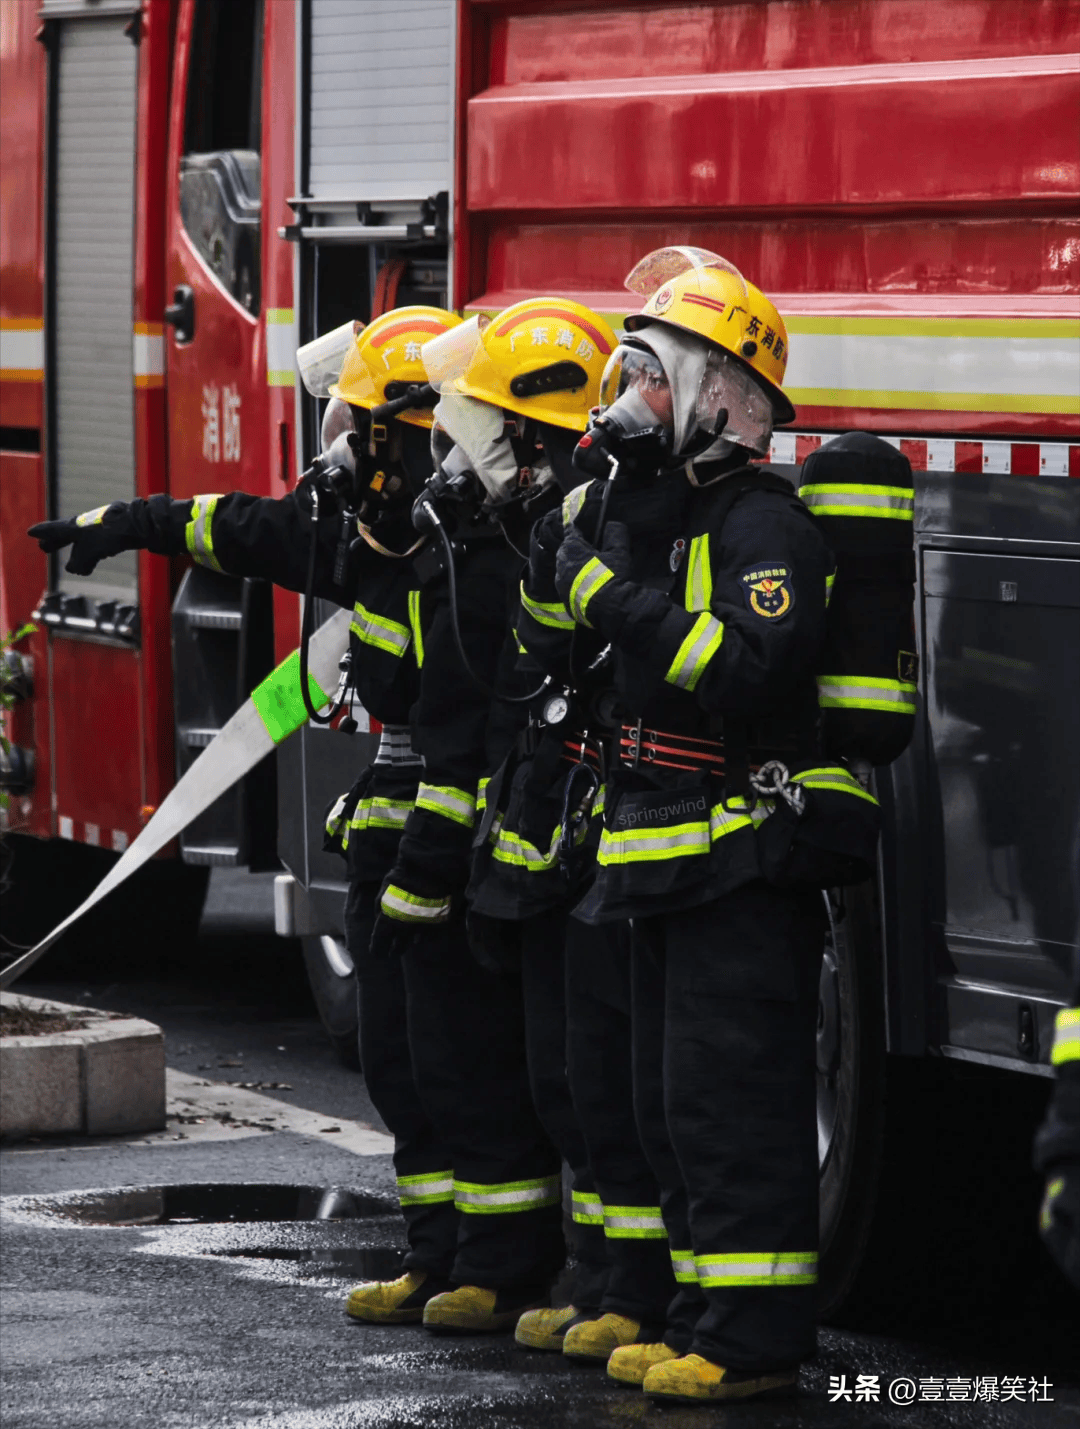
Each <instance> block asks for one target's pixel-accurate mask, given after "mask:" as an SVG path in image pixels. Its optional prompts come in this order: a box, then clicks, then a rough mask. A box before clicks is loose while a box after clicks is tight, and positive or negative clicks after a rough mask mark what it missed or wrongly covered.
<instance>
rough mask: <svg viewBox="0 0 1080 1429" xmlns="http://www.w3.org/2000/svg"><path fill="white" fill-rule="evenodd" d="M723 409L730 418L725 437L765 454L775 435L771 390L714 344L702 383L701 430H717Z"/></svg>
mask: <svg viewBox="0 0 1080 1429" xmlns="http://www.w3.org/2000/svg"><path fill="white" fill-rule="evenodd" d="M721 409H723V410H726V412H727V421H726V423H725V424H724V426H723V428H722V429H721V435H722V436H723V438H724V440H725V441H727V442H731V443H734V444H737V445H738V446H741V447H749V449H750V450H751V451H753V452H757V453H759V455H764V453H765V452H767V451H768V450H769V439H770V437H771V436H772V428H773V408H772V402H771V401H770V400H769V396H768V394H767V393H766V392H765V390H764V388H763V387H762V386H761V384H760V383H759V382H756V381H755V380H754V378H753V376H752V375H751V373H750V370H749V368H747V367H745V366H744V365H743V364H742V363H741V362H739V360H738V359H737V358H735V357H732V356H731V355H730V354H729V353H726V352H724V351H723V350H722V349H720V348H713V349H712V350H711V351H710V352H709V355H708V358H707V359H706V362H705V371H704V372H703V373H702V377H701V384H700V386H699V387H698V393H697V405H696V409H695V414H694V415H695V419H696V423H697V428H698V430H699V431H702V432H707V433H713V432H715V430H716V420H717V417H718V415H719V413H720V411H721Z"/></svg>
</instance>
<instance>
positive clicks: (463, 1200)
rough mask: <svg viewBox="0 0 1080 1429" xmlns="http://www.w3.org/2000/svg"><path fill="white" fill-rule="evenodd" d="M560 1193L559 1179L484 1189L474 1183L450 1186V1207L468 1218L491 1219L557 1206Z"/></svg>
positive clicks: (466, 1182) (500, 1184) (513, 1183)
mask: <svg viewBox="0 0 1080 1429" xmlns="http://www.w3.org/2000/svg"><path fill="white" fill-rule="evenodd" d="M561 1193H562V1177H561V1176H542V1177H540V1178H539V1179H537V1180H535V1181H504V1182H497V1183H495V1184H493V1185H485V1184H483V1183H482V1182H476V1181H455V1182H454V1205H455V1206H457V1208H458V1210H459V1211H465V1212H467V1213H470V1214H472V1215H493V1214H496V1215H497V1214H499V1213H505V1212H508V1211H535V1210H539V1209H540V1208H541V1207H543V1206H555V1205H558V1203H559V1200H560V1199H561Z"/></svg>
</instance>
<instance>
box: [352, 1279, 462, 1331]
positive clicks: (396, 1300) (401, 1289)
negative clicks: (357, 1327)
mask: <svg viewBox="0 0 1080 1429" xmlns="http://www.w3.org/2000/svg"><path fill="white" fill-rule="evenodd" d="M442 1283H443V1284H444V1285H445V1284H446V1281H445V1280H444V1281H443V1282H442ZM425 1287H426V1293H425ZM438 1288H439V1282H438V1281H437V1280H434V1281H433V1280H432V1279H431V1277H430V1276H429V1275H428V1274H427V1272H426V1271H424V1270H407V1271H406V1272H405V1274H404V1275H399V1276H398V1278H397V1280H366V1281H365V1282H364V1284H363V1285H355V1286H354V1287H353V1288H352V1290H350V1291H349V1298H348V1300H347V1301H346V1302H345V1313H346V1314H347V1315H350V1316H351V1317H352V1318H353V1319H354V1320H366V1321H367V1322H368V1323H369V1324H372V1325H408V1324H415V1323H416V1322H417V1321H418V1320H421V1319H423V1315H424V1305H425V1303H426V1302H427V1301H428V1300H429V1299H430V1298H431V1296H432V1295H433V1294H434V1293H435V1292H436V1291H437V1290H438Z"/></svg>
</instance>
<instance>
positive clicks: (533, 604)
mask: <svg viewBox="0 0 1080 1429" xmlns="http://www.w3.org/2000/svg"><path fill="white" fill-rule="evenodd" d="M521 608H522V610H524V611H525V613H526V615H531V616H532V618H533V620H535V621H536V622H537V623H538V624H540V625H547V626H549V627H550V628H551V629H552V630H572V629H573V628H574V617H573V616H572V615H571V614H570V612H569V611H568V610H567V608H566V606H565V605H563V603H562V601H561V600H560V601H558V602H556V603H555V604H553V605H552V604H545V603H544V602H543V601H541V600H533V599H532V597H531V596H530V595H529V593H528V592H527V591H526V589H525V582H524V581H522V582H521Z"/></svg>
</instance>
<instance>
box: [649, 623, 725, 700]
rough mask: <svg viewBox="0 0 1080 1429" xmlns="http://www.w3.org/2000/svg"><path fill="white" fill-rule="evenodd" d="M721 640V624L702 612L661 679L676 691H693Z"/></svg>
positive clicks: (718, 647)
mask: <svg viewBox="0 0 1080 1429" xmlns="http://www.w3.org/2000/svg"><path fill="white" fill-rule="evenodd" d="M723 639H724V627H723V624H722V623H721V622H720V621H719V620H717V619H716V617H715V616H712V615H707V614H702V615H699V616H698V618H697V620H695V621H694V623H693V625H692V626H691V627H690V630H689V632H688V633H687V636H686V639H685V640H684V641H683V643H682V644H681V645H680V646H679V652H678V654H677V655H676V656H675V659H674V660H672V662H671V668H670V669H669V670H668V672H667V674H666V675H665V676H664V679H665V680H666V681H667V683H668V684H669V685H676V686H677V687H678V688H679V689H680V690H693V689H694V688H695V687H696V686H697V682H698V681H699V680H700V679H701V677H702V675H703V674H704V673H705V668H706V666H707V665H708V663H709V661H710V660H711V659H712V657H713V656H714V655H715V654H716V652H717V650H719V649H720V645H721V643H722V642H723Z"/></svg>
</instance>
